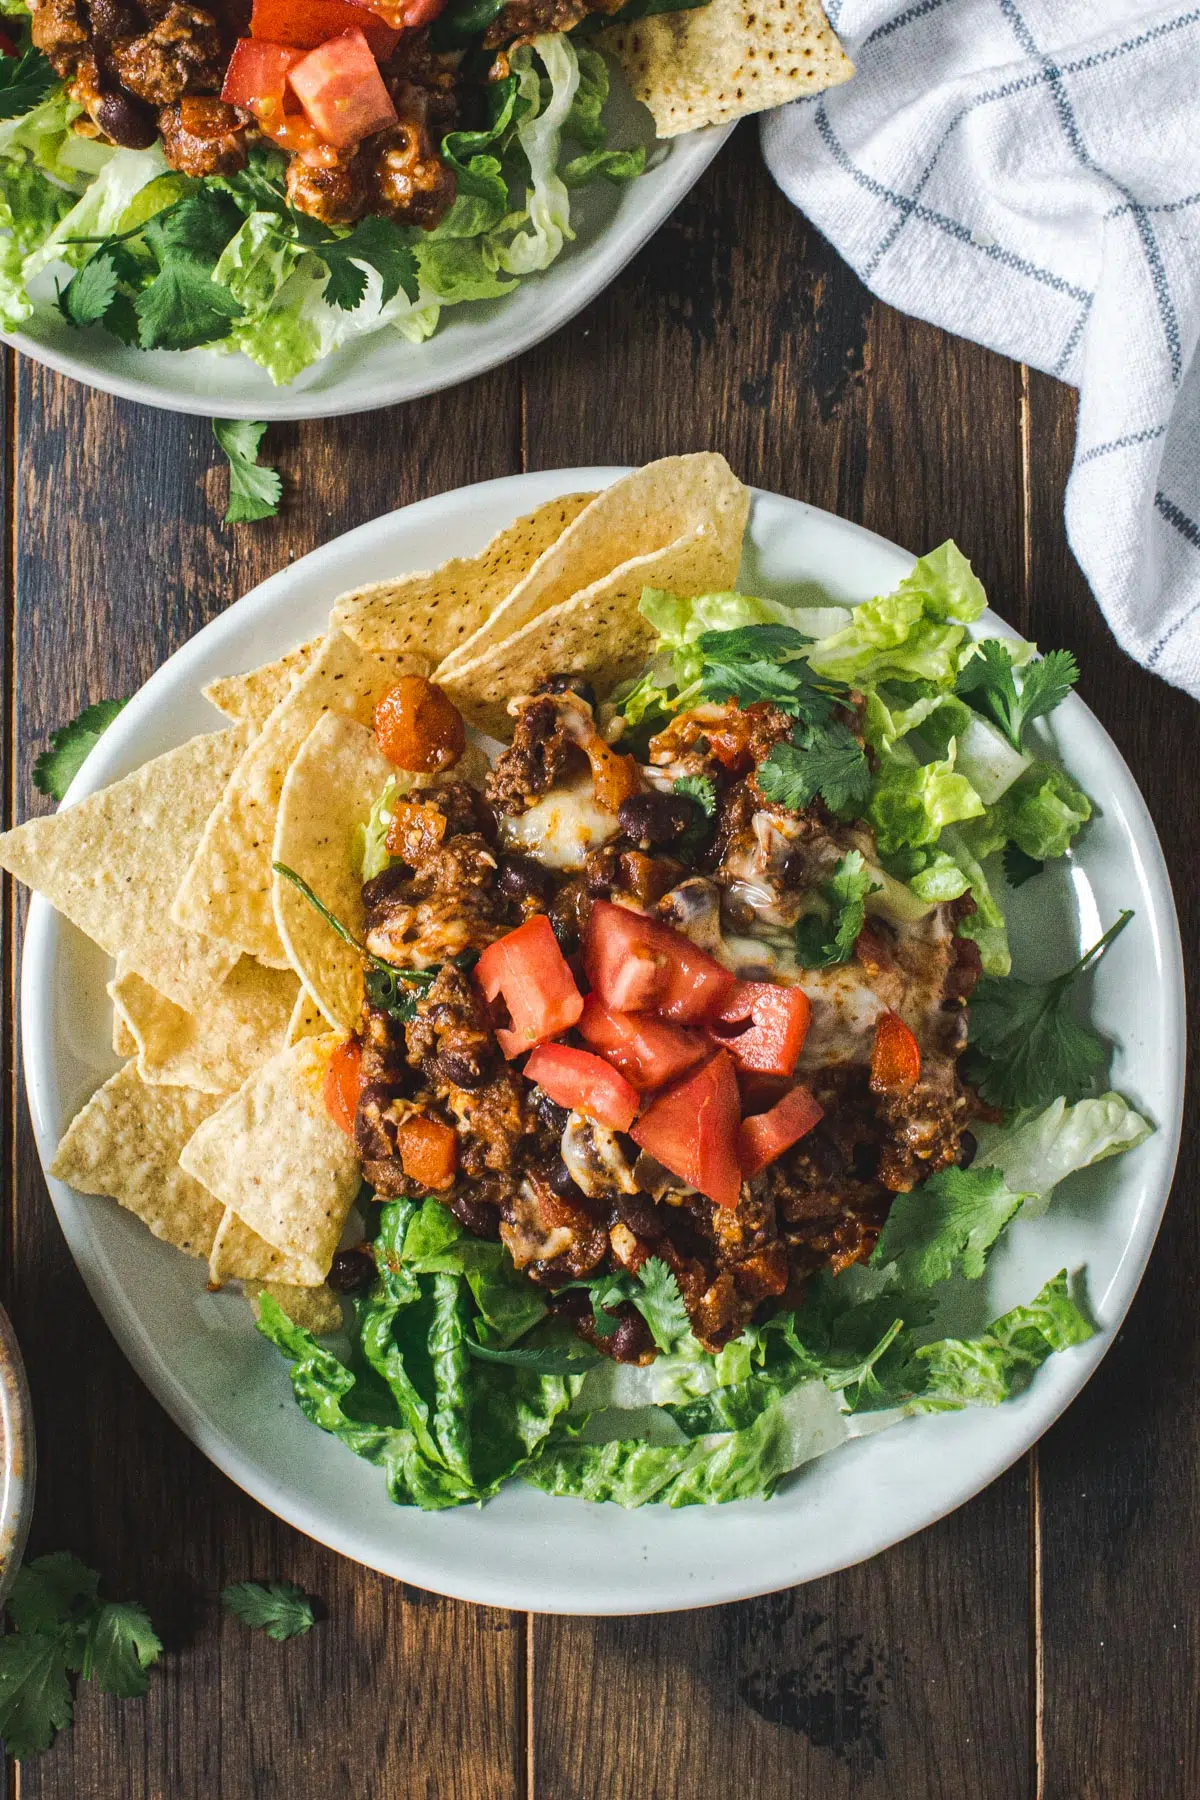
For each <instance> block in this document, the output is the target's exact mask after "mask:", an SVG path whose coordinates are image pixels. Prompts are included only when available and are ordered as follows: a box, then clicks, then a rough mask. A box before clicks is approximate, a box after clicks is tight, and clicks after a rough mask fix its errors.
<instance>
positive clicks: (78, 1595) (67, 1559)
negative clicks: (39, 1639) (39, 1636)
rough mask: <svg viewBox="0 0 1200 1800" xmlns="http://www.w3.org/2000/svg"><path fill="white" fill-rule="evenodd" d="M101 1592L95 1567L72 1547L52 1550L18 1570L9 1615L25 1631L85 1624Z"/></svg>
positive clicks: (9, 1602)
mask: <svg viewBox="0 0 1200 1800" xmlns="http://www.w3.org/2000/svg"><path fill="white" fill-rule="evenodd" d="M99 1592H100V1577H99V1575H98V1574H97V1573H96V1571H95V1569H89V1568H88V1566H87V1564H86V1563H82V1562H80V1560H79V1558H78V1557H77V1556H72V1555H71V1553H70V1551H69V1550H53V1551H51V1552H50V1554H49V1555H48V1556H39V1557H37V1558H35V1560H34V1561H33V1562H28V1563H25V1564H23V1566H22V1567H21V1568H20V1569H18V1571H17V1574H16V1576H15V1578H14V1580H13V1585H12V1592H11V1593H10V1595H9V1597H8V1616H9V1618H10V1619H11V1620H12V1622H13V1624H14V1625H15V1626H16V1628H17V1630H18V1631H25V1632H31V1631H54V1630H57V1629H58V1628H59V1627H60V1626H63V1625H68V1626H72V1625H76V1624H82V1623H86V1621H87V1619H88V1616H89V1613H90V1611H91V1609H92V1607H93V1606H94V1605H95V1604H96V1603H97V1595H98V1594H99Z"/></svg>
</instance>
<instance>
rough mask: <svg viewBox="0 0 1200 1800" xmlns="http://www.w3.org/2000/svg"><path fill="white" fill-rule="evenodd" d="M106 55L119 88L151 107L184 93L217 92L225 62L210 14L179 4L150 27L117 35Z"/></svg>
mask: <svg viewBox="0 0 1200 1800" xmlns="http://www.w3.org/2000/svg"><path fill="white" fill-rule="evenodd" d="M109 56H110V60H111V62H112V66H113V70H114V72H115V74H116V76H117V78H118V79H119V81H120V83H121V85H122V87H123V88H125V89H126V90H127V92H129V93H131V94H133V95H134V97H135V98H136V99H138V100H145V101H148V102H149V103H150V104H151V105H152V106H169V105H170V104H171V103H172V101H175V100H178V99H180V98H181V97H182V95H184V94H209V95H212V94H217V93H219V92H220V89H221V82H222V80H223V78H224V74H225V65H226V63H227V61H228V52H227V51H226V49H225V48H224V46H223V45H222V42H221V32H220V28H219V27H218V25H217V22H216V20H215V19H214V18H213V16H212V14H211V13H208V12H204V11H203V10H202V9H201V8H200V7H198V6H184V5H179V4H176V5H174V6H171V7H169V8H168V10H167V11H166V12H165V13H164V14H163V15H162V17H161V18H160V19H159V20H158V21H157V23H156V24H154V25H152V26H151V27H150V29H149V31H144V32H141V33H140V34H139V35H138V36H136V37H123V38H118V39H117V40H116V41H115V42H114V43H113V45H112V48H111V51H110V52H109Z"/></svg>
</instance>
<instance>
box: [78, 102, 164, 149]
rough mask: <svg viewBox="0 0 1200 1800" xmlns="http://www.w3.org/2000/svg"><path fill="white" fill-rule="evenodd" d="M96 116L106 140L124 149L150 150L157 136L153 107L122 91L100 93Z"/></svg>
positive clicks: (94, 115)
mask: <svg viewBox="0 0 1200 1800" xmlns="http://www.w3.org/2000/svg"><path fill="white" fill-rule="evenodd" d="M93 117H94V118H95V121H96V123H97V125H98V126H99V127H100V129H101V131H102V132H103V133H104V135H105V137H106V138H110V139H111V140H112V142H113V143H114V144H117V145H119V146H120V148H121V149H122V150H148V149H149V148H150V146H151V144H152V143H153V142H154V140H155V138H156V137H157V136H158V126H157V125H156V124H155V122H154V114H153V113H152V112H151V110H150V108H149V107H148V106H144V105H143V104H142V102H141V101H140V100H135V99H133V97H132V96H131V95H129V94H126V93H124V92H121V91H120V90H118V91H117V92H116V93H113V94H101V96H100V98H99V99H98V100H97V102H96V110H95V113H94V114H93Z"/></svg>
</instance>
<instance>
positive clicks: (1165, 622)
mask: <svg viewBox="0 0 1200 1800" xmlns="http://www.w3.org/2000/svg"><path fill="white" fill-rule="evenodd" d="M826 10H827V12H828V14H829V18H830V22H831V24H832V25H833V26H834V28H835V29H836V30H837V32H838V34H839V36H840V37H841V39H842V42H843V44H844V45H845V47H846V50H847V53H848V54H849V55H850V57H851V58H852V59H853V61H854V63H855V64H856V67H857V73H856V75H855V77H854V79H853V80H852V81H850V82H848V83H847V84H846V86H844V87H838V88H832V89H830V90H829V91H828V92H827V93H824V94H820V95H817V96H815V97H814V98H812V99H810V100H800V101H796V102H795V103H794V104H792V105H791V106H786V107H783V108H781V109H780V110H779V111H778V112H776V113H771V114H768V115H767V116H766V117H765V118H764V120H763V125H762V138H763V148H764V151H765V154H766V158H767V162H768V164H769V166H770V168H771V171H772V173H773V174H774V176H775V179H776V180H777V181H778V182H779V184H780V186H781V187H782V188H783V190H784V192H785V193H786V194H788V195H789V196H790V198H791V199H792V200H794V201H795V203H796V205H797V206H800V207H802V208H803V209H804V211H805V212H806V213H807V214H808V216H809V217H810V218H811V219H812V220H813V221H814V223H815V224H816V225H817V226H818V227H819V228H820V230H821V231H823V232H824V233H825V235H826V236H827V237H828V238H830V239H831V241H832V242H833V243H834V244H835V245H836V247H837V248H838V250H840V251H841V253H842V255H843V256H844V257H845V258H846V260H847V261H848V262H849V263H850V264H851V265H852V267H853V268H854V269H856V270H857V271H858V274H859V275H860V276H861V277H862V279H863V281H865V282H866V284H867V285H868V287H869V288H870V289H871V291H872V292H873V293H875V294H877V295H879V297H880V299H882V300H886V301H888V302H889V303H890V304H891V305H893V306H897V307H900V308H901V309H902V310H903V311H905V312H910V313H916V314H917V315H918V316H919V317H921V318H923V319H929V320H931V321H932V322H933V323H934V324H936V325H941V326H944V327H945V328H946V329H947V330H949V331H954V332H958V333H959V334H961V335H962V336H963V337H969V338H973V339H975V340H976V341H977V342H978V343H981V344H987V345H988V346H990V347H991V348H992V349H994V350H999V351H1001V352H1002V353H1003V354H1004V355H1006V356H1012V357H1016V358H1017V359H1019V360H1020V361H1022V362H1027V363H1030V364H1032V365H1033V366H1034V367H1035V368H1038V369H1044V370H1046V371H1047V372H1048V373H1049V374H1051V375H1057V376H1059V377H1060V378H1061V379H1062V380H1064V381H1069V382H1071V383H1072V384H1073V385H1074V386H1076V387H1078V389H1079V427H1078V437H1077V441H1076V446H1075V463H1074V467H1073V469H1072V472H1071V479H1070V483H1069V485H1068V488H1067V502H1066V520H1067V534H1068V537H1069V538H1070V542H1071V547H1072V549H1073V550H1074V552H1075V555H1076V556H1077V558H1078V559H1079V562H1080V564H1081V565H1082V568H1083V571H1084V573H1085V574H1086V576H1087V578H1088V580H1089V582H1090V583H1091V585H1092V589H1093V591H1094V593H1095V594H1096V597H1097V599H1098V600H1099V602H1100V605H1101V606H1102V607H1103V609H1104V612H1105V615H1106V617H1107V619H1108V622H1109V624H1110V625H1111V626H1112V629H1113V631H1114V632H1115V634H1116V636H1117V638H1118V639H1119V640H1120V642H1121V643H1122V644H1123V645H1124V647H1125V649H1126V650H1128V651H1129V653H1130V655H1131V656H1134V657H1136V658H1137V660H1138V661H1139V662H1140V663H1144V664H1145V666H1146V667H1147V668H1148V669H1153V670H1154V671H1155V673H1156V674H1159V675H1162V676H1165V678H1166V679H1167V680H1168V681H1172V682H1175V683H1176V684H1177V685H1178V686H1179V687H1182V688H1186V689H1188V690H1189V692H1191V693H1193V694H1196V695H1200V356H1198V355H1197V339H1198V337H1200V6H1190V7H1187V8H1184V7H1182V6H1179V5H1174V6H1146V5H1141V6H1139V5H1136V4H1133V3H1132V0H909V4H907V5H900V4H897V3H896V0H840V3H839V0H826ZM979 429H980V430H982V431H986V430H988V429H989V421H988V420H986V419H981V420H980V421H979ZM914 547H915V548H916V549H918V550H919V549H923V548H925V546H923V545H916V546H914Z"/></svg>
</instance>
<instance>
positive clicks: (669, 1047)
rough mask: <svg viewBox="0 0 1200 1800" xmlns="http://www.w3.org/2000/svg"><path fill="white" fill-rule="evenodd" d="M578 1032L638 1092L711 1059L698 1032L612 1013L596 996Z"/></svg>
mask: <svg viewBox="0 0 1200 1800" xmlns="http://www.w3.org/2000/svg"><path fill="white" fill-rule="evenodd" d="M579 1030H580V1034H581V1035H582V1036H583V1037H584V1038H586V1040H587V1042H588V1043H589V1044H590V1045H591V1046H592V1049H593V1050H598V1051H599V1052H600V1054H601V1056H606V1057H607V1058H608V1060H609V1062H610V1063H612V1065H613V1067H614V1068H617V1069H620V1071H621V1073H622V1075H624V1076H625V1077H626V1078H627V1079H628V1080H629V1081H631V1082H632V1083H633V1085H634V1087H635V1088H637V1089H639V1091H641V1090H644V1089H646V1088H656V1087H662V1086H663V1084H664V1082H667V1081H674V1079H675V1077H676V1076H677V1075H682V1074H683V1073H684V1071H685V1070H687V1069H692V1068H694V1067H695V1066H696V1064H697V1063H698V1062H701V1061H703V1059H704V1057H705V1056H707V1055H708V1045H707V1044H706V1043H705V1042H704V1039H703V1038H702V1037H701V1036H700V1035H699V1033H698V1032H694V1031H684V1030H682V1029H681V1028H680V1026H678V1025H664V1024H663V1022H662V1020H661V1019H652V1018H649V1017H647V1015H646V1014H644V1013H619V1012H613V1010H612V1008H611V1007H608V1006H605V1004H604V1002H603V1000H599V999H597V997H596V995H595V994H589V995H588V997H587V999H586V1000H585V1001H584V1003H583V1015H582V1017H581V1018H580V1021H579Z"/></svg>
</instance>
